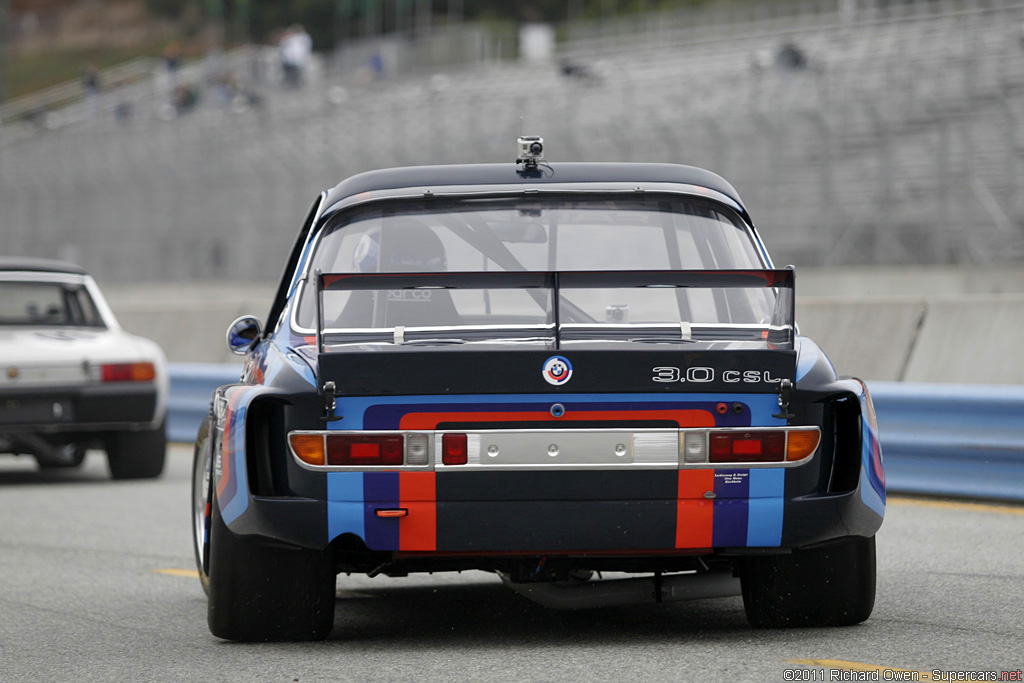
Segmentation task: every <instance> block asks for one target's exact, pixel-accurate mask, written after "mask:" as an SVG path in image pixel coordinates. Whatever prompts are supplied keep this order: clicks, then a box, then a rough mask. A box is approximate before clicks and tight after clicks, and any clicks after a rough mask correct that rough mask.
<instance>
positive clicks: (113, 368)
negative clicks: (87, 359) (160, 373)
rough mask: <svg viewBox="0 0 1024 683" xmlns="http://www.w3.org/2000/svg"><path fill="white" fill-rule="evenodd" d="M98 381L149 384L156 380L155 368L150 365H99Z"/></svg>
mask: <svg viewBox="0 0 1024 683" xmlns="http://www.w3.org/2000/svg"><path fill="white" fill-rule="evenodd" d="M100 379H102V380H103V381H104V382H151V381H152V380H154V379H156V368H155V367H154V366H153V364H152V363H112V364H110V365H101V366H100Z"/></svg>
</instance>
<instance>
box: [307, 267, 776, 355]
mask: <svg viewBox="0 0 1024 683" xmlns="http://www.w3.org/2000/svg"><path fill="white" fill-rule="evenodd" d="M315 278H316V345H317V353H318V354H321V353H324V352H325V350H326V349H325V343H326V341H327V338H328V337H329V336H335V335H348V334H351V333H352V331H351V330H346V329H344V328H338V329H325V326H324V293H325V292H332V291H333V292H339V291H361V290H387V291H396V290H397V291H401V290H412V291H416V290H437V289H442V290H457V289H479V290H500V289H522V290H526V291H527V292H528V293H530V294H531V296H533V297H534V299H535V300H536V301H537V302H538V303H540V304H542V305H544V306H545V309H546V308H547V305H546V304H545V303H544V302H546V301H550V309H551V311H550V313H551V319H550V320H549V321H548V322H546V323H544V324H540V325H526V326H523V325H515V326H507V327H506V328H504V329H501V327H502V326H493V325H492V326H479V325H467V326H460V327H459V328H454V327H442V326H438V327H429V328H411V327H410V328H404V327H394V328H375V330H360V332H364V333H366V334H368V335H369V337H368V338H373V332H374V331H376V332H377V337H378V338H377V339H375V341H387V340H391V341H393V342H394V343H402V342H403V341H404V340H405V339H406V335H407V334H412V333H414V332H416V331H424V330H429V331H430V332H431V333H435V336H436V333H437V332H438V331H446V332H454V331H461V332H463V333H465V332H469V331H471V330H474V329H475V330H477V331H478V332H482V333H483V334H484V335H488V336H493V335H495V334H498V333H501V332H504V333H508V334H510V335H512V336H517V335H518V336H523V335H534V337H547V338H551V339H553V341H554V347H555V348H556V349H557V348H561V344H562V342H563V341H568V340H578V339H606V338H613V339H614V338H635V337H644V336H646V335H652V336H659V337H660V336H663V335H666V334H675V335H677V337H676V338H679V337H680V336H682V337H684V338H688V335H689V334H691V333H696V334H697V335H698V336H699V334H700V333H701V331H702V330H703V331H704V332H705V333H708V334H710V333H712V332H713V333H714V334H715V335H717V336H715V337H714V338H716V339H723V338H725V339H728V338H729V334H730V332H731V333H737V332H738V331H742V332H743V333H744V334H745V335H747V336H746V337H745V338H749V335H750V334H751V331H752V330H753V331H757V332H758V334H759V335H760V339H762V340H764V341H765V342H766V343H767V344H768V345H769V346H770V347H772V348H775V349H781V350H792V349H793V348H794V337H795V324H794V296H795V292H794V280H795V276H794V271H793V270H791V269H784V270H629V271H565V272H561V271H494V272H440V273H437V272H427V273H322V272H320V271H319V270H318V271H317V272H316V274H315ZM629 288H668V289H676V290H677V291H678V292H680V293H681V292H682V290H684V289H687V288H723V289H728V288H746V289H752V288H772V289H775V290H777V296H776V303H775V310H774V311H773V314H772V319H771V321H770V322H769V323H768V324H759V323H752V324H721V323H720V324H715V323H712V324H696V323H693V324H691V323H690V322H688V321H686V320H681V321H679V322H678V323H653V324H651V323H648V324H629V323H621V324H617V323H608V322H604V323H600V322H593V323H588V322H585V323H580V322H563V321H564V320H566V319H568V318H569V317H571V316H570V315H568V313H569V312H568V311H564V310H562V309H563V307H568V306H572V304H571V302H568V301H565V300H563V298H562V296H561V294H562V293H563V292H564V291H565V290H582V289H629ZM678 296H680V295H679V294H677V297H678ZM548 297H550V299H549V298H548ZM680 305H681V307H682V304H680ZM385 329H387V330H389V333H388V335H386V336H383V337H382V336H381V334H380V332H381V331H382V330H385Z"/></svg>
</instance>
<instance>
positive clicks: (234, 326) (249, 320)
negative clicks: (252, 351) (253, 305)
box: [227, 315, 262, 356]
mask: <svg viewBox="0 0 1024 683" xmlns="http://www.w3.org/2000/svg"><path fill="white" fill-rule="evenodd" d="M261 331H262V326H261V325H260V321H259V320H257V319H256V318H254V317H252V316H251V315H243V316H242V317H241V318H238V319H237V320H235V321H234V322H233V323H231V325H230V326H229V327H228V334H227V342H228V348H229V349H231V353H236V354H238V355H239V356H242V355H245V352H246V351H248V350H249V347H250V346H252V343H253V341H255V340H256V338H257V337H259V336H260V332H261Z"/></svg>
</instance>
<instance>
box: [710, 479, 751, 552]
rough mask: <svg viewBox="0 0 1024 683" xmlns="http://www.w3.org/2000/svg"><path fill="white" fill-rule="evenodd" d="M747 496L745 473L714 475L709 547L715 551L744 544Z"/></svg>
mask: <svg viewBox="0 0 1024 683" xmlns="http://www.w3.org/2000/svg"><path fill="white" fill-rule="evenodd" d="M749 495H750V475H749V474H748V470H719V471H716V472H715V496H717V497H716V498H715V511H714V518H713V521H712V527H711V543H712V545H714V546H715V547H716V548H718V547H737V546H743V545H746V544H747V516H748V515H747V496H749Z"/></svg>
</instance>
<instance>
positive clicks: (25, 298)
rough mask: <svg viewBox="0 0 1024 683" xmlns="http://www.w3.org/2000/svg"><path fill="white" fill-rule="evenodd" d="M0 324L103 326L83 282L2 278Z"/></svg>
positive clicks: (0, 283) (0, 286) (0, 287)
mask: <svg viewBox="0 0 1024 683" xmlns="http://www.w3.org/2000/svg"><path fill="white" fill-rule="evenodd" d="M0 325H60V326H75V327H103V320H102V319H101V318H100V315H99V312H98V311H97V310H96V306H95V304H93V301H92V297H90V296H89V292H88V291H86V289H85V287H83V286H81V285H73V284H66V283H59V282H0Z"/></svg>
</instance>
